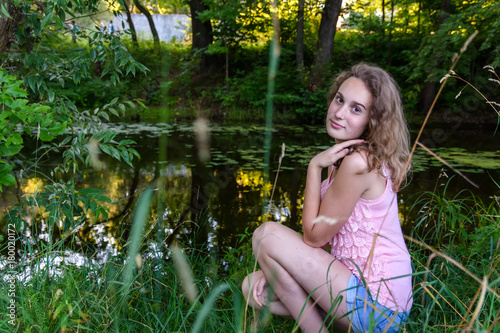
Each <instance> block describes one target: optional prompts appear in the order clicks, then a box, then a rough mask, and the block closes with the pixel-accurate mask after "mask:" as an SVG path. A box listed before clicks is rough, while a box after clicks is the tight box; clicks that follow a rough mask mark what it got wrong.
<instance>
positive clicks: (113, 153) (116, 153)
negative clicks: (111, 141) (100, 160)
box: [109, 146, 120, 161]
mask: <svg viewBox="0 0 500 333" xmlns="http://www.w3.org/2000/svg"><path fill="white" fill-rule="evenodd" d="M109 150H110V151H111V156H113V157H114V158H116V159H117V160H118V161H119V160H120V152H119V151H118V149H116V148H115V147H113V146H110V147H109Z"/></svg>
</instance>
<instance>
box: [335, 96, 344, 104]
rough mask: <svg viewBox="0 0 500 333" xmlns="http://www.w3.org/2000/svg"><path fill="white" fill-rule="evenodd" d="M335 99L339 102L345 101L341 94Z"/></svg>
mask: <svg viewBox="0 0 500 333" xmlns="http://www.w3.org/2000/svg"><path fill="white" fill-rule="evenodd" d="M335 100H336V101H337V102H338V103H342V102H343V100H342V97H340V96H337V97H336V98H335Z"/></svg>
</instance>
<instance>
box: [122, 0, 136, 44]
mask: <svg viewBox="0 0 500 333" xmlns="http://www.w3.org/2000/svg"><path fill="white" fill-rule="evenodd" d="M123 4H124V5H125V6H124V7H125V12H126V13H127V22H128V27H129V29H130V30H131V31H132V43H133V44H134V45H135V47H139V42H138V41H137V32H136V30H135V25H134V21H132V15H131V14H130V9H129V3H128V1H127V0H123Z"/></svg>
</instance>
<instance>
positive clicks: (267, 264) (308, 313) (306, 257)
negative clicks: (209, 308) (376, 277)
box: [243, 222, 351, 332]
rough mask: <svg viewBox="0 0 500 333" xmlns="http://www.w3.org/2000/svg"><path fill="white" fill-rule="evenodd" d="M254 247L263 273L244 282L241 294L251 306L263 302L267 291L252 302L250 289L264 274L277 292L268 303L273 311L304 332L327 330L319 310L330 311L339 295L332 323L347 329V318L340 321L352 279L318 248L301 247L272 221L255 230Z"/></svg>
mask: <svg viewBox="0 0 500 333" xmlns="http://www.w3.org/2000/svg"><path fill="white" fill-rule="evenodd" d="M253 249H254V253H255V255H256V257H257V260H258V262H259V264H260V266H261V268H262V273H258V272H255V273H253V274H251V275H249V276H248V277H247V279H245V281H244V284H246V287H245V286H243V289H244V290H243V292H244V295H245V296H246V297H247V296H250V304H252V305H255V303H262V300H263V299H264V300H265V299H266V298H267V297H268V290H265V291H263V293H262V295H260V296H258V297H257V298H255V294H254V293H253V290H252V286H253V285H254V284H255V283H256V281H258V280H259V279H261V278H262V274H263V275H264V277H265V279H266V281H269V282H271V284H272V285H273V290H274V291H275V293H276V298H273V299H272V300H270V301H271V302H270V309H271V312H272V313H275V314H279V315H291V316H292V317H293V318H295V319H296V320H297V321H298V323H299V325H300V327H301V328H302V329H303V330H304V331H306V332H320V331H324V332H326V329H325V328H324V324H323V322H324V320H323V317H324V314H322V313H321V312H322V311H320V309H319V308H321V309H323V310H324V311H325V312H329V311H330V310H331V307H332V302H333V301H334V300H335V299H336V298H337V297H338V296H341V297H342V300H341V301H340V303H339V304H338V307H337V308H336V309H335V310H336V313H335V316H336V320H337V321H336V324H337V327H340V328H344V329H345V328H347V327H348V325H349V321H348V319H347V317H343V318H339V317H341V316H343V315H345V314H346V312H347V306H346V303H345V289H346V287H347V282H348V280H349V277H350V276H351V271H350V270H349V269H348V268H347V267H345V266H344V265H343V264H341V263H340V262H338V261H335V260H334V258H332V256H331V255H330V254H328V253H327V252H326V251H324V250H323V249H319V248H312V247H310V246H308V245H307V244H305V243H304V241H303V238H302V236H301V235H299V234H298V233H296V232H295V231H293V230H291V229H289V228H287V227H285V226H283V225H281V224H278V223H274V222H268V223H265V224H263V225H261V226H260V227H259V228H257V230H256V231H255V232H254V236H253ZM273 281H275V282H274V283H273ZM248 286H250V287H248ZM245 288H248V289H245ZM309 295H311V296H312V297H309ZM318 306H319V307H318Z"/></svg>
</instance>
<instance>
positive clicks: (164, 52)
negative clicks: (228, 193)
mask: <svg viewBox="0 0 500 333" xmlns="http://www.w3.org/2000/svg"><path fill="white" fill-rule="evenodd" d="M132 13H142V14H144V15H146V16H147V17H148V18H149V22H150V27H151V33H152V35H153V39H152V40H141V39H140V38H138V37H137V35H136V33H135V29H134V27H133V25H131V29H130V30H126V31H124V30H123V29H117V31H116V32H114V33H109V31H105V30H101V26H100V24H101V22H102V21H105V20H110V19H113V18H114V17H116V16H118V15H123V16H126V17H127V18H128V20H129V22H131V20H130V14H132ZM171 13H183V14H188V15H190V16H191V20H192V25H191V27H190V28H189V32H188V36H189V37H188V39H187V40H185V41H173V42H169V43H167V42H163V41H160V40H159V37H158V34H157V32H156V27H155V26H154V24H153V20H152V19H151V15H152V14H171ZM75 26H77V27H78V30H77V29H76V28H75ZM361 61H363V62H371V63H374V64H377V65H379V66H381V67H383V68H386V69H387V70H389V71H390V72H391V73H392V74H393V76H394V77H395V79H396V81H397V82H398V84H399V85H400V88H401V91H402V95H403V99H404V103H405V109H406V113H407V118H408V119H409V121H410V124H411V125H413V126H414V127H413V129H415V128H419V126H420V125H421V124H422V120H423V118H424V117H425V116H426V115H427V114H428V112H429V110H431V109H433V112H432V117H431V118H432V120H433V121H436V122H442V123H443V124H448V125H449V124H450V123H452V121H450V119H458V122H459V123H461V124H465V123H468V124H469V125H471V126H476V125H478V124H480V125H488V126H490V125H491V126H492V127H493V129H492V132H493V131H494V129H495V127H496V126H497V124H498V122H499V119H500V118H499V113H498V110H499V109H500V108H499V104H498V103H499V102H500V100H499V98H498V96H500V94H499V92H500V79H499V77H498V76H497V74H496V71H498V68H499V65H500V2H499V1H498V0H470V1H467V0H465V1H456V0H413V1H410V0H392V1H390V0H377V1H361V0H353V1H349V2H343V1H341V0H322V1H319V2H318V1H310V0H307V1H306V0H288V1H281V2H278V1H276V2H273V3H271V2H268V1H262V0H245V1H240V0H190V1H186V0H171V1H170V0H154V1H146V0H86V1H82V0H36V1H22V0H4V1H2V2H0V192H1V191H3V190H5V189H6V188H8V189H14V190H12V191H11V193H14V196H15V200H14V204H12V205H11V206H10V207H8V209H7V207H2V215H0V216H2V221H1V222H2V224H0V226H1V227H2V228H4V229H2V232H3V231H4V230H6V232H5V233H3V234H1V235H0V244H1V249H0V250H1V251H2V255H6V253H7V250H8V249H10V247H8V246H10V245H7V240H8V241H9V244H11V243H12V247H15V248H16V251H14V252H13V253H14V254H13V255H12V258H14V259H15V260H13V261H12V263H11V264H12V265H11V266H10V270H9V271H7V270H4V269H2V273H1V274H0V282H1V283H4V282H5V281H7V279H14V280H15V281H17V282H16V283H17V284H18V287H17V289H16V288H14V289H13V290H14V291H15V293H14V294H13V295H14V296H8V297H7V296H6V292H5V290H7V288H2V292H1V293H0V300H2V301H4V302H3V303H1V304H2V307H3V308H4V309H5V308H7V306H6V304H7V303H9V302H12V300H14V302H13V303H15V304H17V305H16V306H17V307H16V310H15V311H14V312H13V316H14V318H12V317H11V318H10V319H9V322H7V321H6V320H3V321H1V322H0V330H1V331H9V332H32V331H37V332H38V331H39V330H40V331H43V332H54V331H61V332H75V331H81V330H83V329H85V330H88V331H95V332H103V331H116V332H125V331H129V332H139V331H145V332H146V331H147V332H150V331H154V332H171V331H183V332H188V331H189V332H191V331H192V332H231V331H235V332H246V331H252V332H254V331H255V332H261V331H263V332H266V331H292V330H293V329H294V325H295V323H293V321H286V320H285V319H280V318H272V319H271V318H270V316H269V314H267V315H266V313H262V314H259V313H250V312H251V311H250V310H248V311H247V310H245V307H244V302H243V301H242V296H241V293H240V291H239V290H240V284H241V280H242V276H244V274H245V273H246V272H247V271H250V270H252V269H254V261H253V256H252V252H251V246H250V243H251V241H250V238H251V236H250V232H247V233H245V234H241V235H237V237H238V238H240V240H241V246H240V247H238V248H231V249H229V250H228V252H227V253H222V254H218V256H219V257H218V258H217V259H215V258H214V257H213V256H211V255H207V253H208V250H207V248H206V244H204V245H202V246H200V244H198V243H196V241H195V240H190V239H188V240H187V243H188V244H187V246H186V251H185V253H186V254H187V256H188V258H187V259H186V258H184V259H182V258H183V257H182V255H179V256H178V257H181V259H179V262H182V263H183V264H184V266H183V267H188V266H189V265H191V267H193V272H194V273H193V274H194V280H195V281H196V283H195V284H196V286H195V287H193V288H194V289H197V290H199V295H196V290H195V296H194V298H191V299H190V298H189V297H188V296H189V295H188V296H186V295H187V294H188V293H187V292H186V289H185V287H186V283H187V282H186V281H184V280H182V278H179V277H178V276H181V275H182V276H184V277H186V276H188V279H189V278H191V279H192V278H193V277H192V276H191V277H189V272H188V273H186V274H184V273H185V272H184V273H183V272H181V273H179V268H178V267H179V266H177V268H176V267H174V265H173V260H175V256H176V254H175V251H176V250H175V249H174V248H172V246H171V245H172V242H173V241H172V239H173V238H174V236H176V235H175V232H174V233H173V235H174V236H172V237H171V238H169V242H170V243H168V244H167V245H165V242H164V239H165V238H166V237H165V235H164V229H163V230H162V229H161V225H162V221H163V220H162V216H163V215H162V214H163V213H164V212H165V209H166V207H164V206H163V205H164V201H163V200H162V199H164V195H165V184H164V183H165V179H163V178H162V177H161V174H160V172H159V171H158V175H157V176H158V177H157V178H155V179H153V180H151V182H150V184H147V185H145V186H147V187H146V189H145V190H144V192H143V193H142V194H138V193H135V187H134V191H131V194H130V195H129V198H128V202H127V204H126V207H127V209H129V208H130V209H132V207H135V211H134V214H132V213H131V212H130V211H127V212H124V213H123V214H118V215H117V216H114V217H113V219H114V220H115V225H118V226H119V228H121V229H120V230H121V231H123V235H122V237H119V238H120V240H119V244H120V246H121V247H120V250H121V251H122V252H120V253H116V254H114V255H113V257H112V258H111V259H109V260H106V261H105V262H98V261H95V260H90V259H89V260H87V261H85V264H84V265H82V266H78V265H75V264H67V265H66V264H65V265H60V266H58V269H60V270H59V271H57V274H54V271H51V267H52V266H51V265H53V266H54V267H55V266H56V265H55V263H54V258H55V255H56V254H62V253H64V254H66V253H70V254H71V255H74V254H77V255H79V254H85V255H89V258H91V256H93V255H94V254H95V249H94V248H92V245H89V244H85V243H84V242H82V239H85V238H84V237H87V236H88V235H89V234H90V233H89V230H93V228H94V227H95V225H96V224H97V222H99V223H100V226H104V225H107V222H109V221H110V220H111V218H110V216H109V215H110V210H109V204H111V199H110V198H109V197H108V196H107V195H106V194H105V193H104V192H103V190H102V189H94V188H85V187H82V186H81V185H80V184H79V180H80V179H79V176H81V175H82V172H81V171H82V170H93V171H95V172H96V174H97V173H98V172H100V171H101V170H103V163H102V160H103V159H104V158H107V159H114V160H115V161H116V160H117V161H119V162H120V163H123V164H124V165H128V166H129V167H130V168H131V169H132V168H133V167H134V164H135V163H136V162H137V160H138V159H139V158H140V154H139V152H138V151H137V150H136V147H137V145H136V143H135V142H134V141H133V140H129V139H123V140H119V139H117V133H116V132H113V131H112V130H111V131H103V130H102V128H103V126H102V125H103V123H105V122H116V121H123V120H125V121H132V120H135V121H138V120H139V119H140V118H141V117H145V116H148V117H153V118H154V120H155V121H162V122H164V123H167V122H169V121H173V120H177V119H178V118H179V119H180V118H182V119H183V120H187V121H189V122H190V123H191V121H192V120H193V119H194V118H196V117H205V118H209V119H211V120H214V121H220V120H222V121H223V120H229V121H230V120H244V121H247V120H248V121H250V120H251V121H255V122H262V121H263V120H264V118H265V112H266V111H269V110H270V109H271V110H272V111H273V114H272V115H273V120H274V121H275V123H279V122H284V123H287V124H306V123H319V122H321V121H322V119H323V117H324V116H323V115H324V112H325V109H326V101H325V95H326V90H327V89H328V85H329V83H330V80H331V78H332V76H333V75H334V74H335V73H337V72H339V71H340V70H342V69H345V68H347V67H349V66H350V65H352V64H354V63H357V62H361ZM451 69H452V70H453V71H450V70H451ZM275 70H276V71H275ZM443 79H444V80H443ZM443 83H446V85H444V86H443ZM443 87H444V88H443ZM441 88H442V89H441ZM436 97H437V99H436ZM435 101H436V104H435V107H434V108H432V105H433V103H434V102H435ZM173 118H175V119H173ZM454 123H457V121H455V122H454ZM464 126H465V125H464ZM489 129H490V128H489ZM28 142H29V143H30V145H31V147H35V148H33V149H31V150H30V151H27V149H26V147H25V146H28V144H27V143H28ZM159 146H160V149H159V150H160V152H161V154H166V150H167V149H166V143H165V142H164V141H162V140H159ZM266 150H267V151H269V145H268V146H267V147H266ZM193 155H196V154H193ZM164 157H165V156H164V155H163V158H164ZM163 161H164V160H162V162H163ZM42 162H43V163H49V164H50V165H52V166H53V170H50V171H49V172H46V173H45V174H41V173H40V171H39V164H40V163H42ZM195 164H196V166H195V167H194V168H192V170H190V172H192V175H193V176H192V177H191V178H192V179H190V181H191V186H192V188H194V187H195V186H198V185H197V182H199V181H200V180H199V179H195V178H196V175H197V174H201V173H202V172H201V171H200V170H202V171H203V172H208V171H207V170H208V168H205V166H204V165H203V163H202V162H200V161H197V162H196V163H195ZM264 164H266V162H264ZM264 167H268V164H266V165H264ZM138 173H139V171H137V170H136V174H138ZM266 176H267V174H266ZM35 177H40V178H43V179H44V181H45V183H46V185H45V186H43V187H36V190H34V191H33V193H22V191H21V188H22V185H23V184H26V183H28V182H30V181H31V180H32V179H34V178H35ZM155 177H156V176H155ZM135 178H136V177H134V180H135ZM162 181H163V183H162ZM492 182H494V184H495V185H496V186H497V187H498V183H497V182H498V180H493V179H492ZM33 187H35V186H34V185H33ZM436 187H437V186H436ZM199 189H200V186H198V190H199ZM188 191H189V189H188ZM193 193H194V194H193ZM189 194H190V195H191V197H192V198H193V197H194V196H195V194H196V193H195V191H192V193H191V192H190V193H189ZM127 195H128V194H127ZM2 198H3V197H2ZM136 198H137V200H136ZM153 198H154V199H153ZM490 199H491V202H484V203H483V202H481V201H480V199H478V198H476V197H474V196H472V197H471V198H469V199H468V200H463V199H462V198H460V199H459V198H453V199H451V200H448V199H447V198H444V197H441V196H440V195H438V194H437V193H435V192H433V193H430V194H429V193H427V195H426V196H422V198H421V199H419V200H418V202H416V203H415V206H418V205H420V204H421V208H416V210H417V211H418V213H419V214H422V216H421V217H419V219H415V221H414V222H415V225H414V226H413V230H415V234H412V235H411V236H412V237H413V238H412V242H411V244H410V252H411V254H412V258H413V259H414V265H415V273H414V281H415V283H414V285H415V290H414V295H415V300H416V301H415V305H414V308H413V309H412V316H411V318H410V320H409V322H408V325H407V331H409V332H445V331H446V332H448V331H450V332H451V331H453V332H454V331H457V330H458V329H460V330H462V329H463V330H464V331H477V332H498V327H500V326H499V325H498V323H499V322H500V312H499V309H500V305H499V304H500V296H499V295H498V284H499V281H500V277H499V273H498V272H499V271H498V269H497V266H498V264H499V263H500V255H499V248H500V241H499V234H500V227H499V226H498V216H499V214H500V213H499V210H500V208H499V207H500V205H499V203H500V201H499V199H498V197H497V196H493V197H491V198H490ZM295 201H296V200H295ZM153 203H155V204H156V206H155V207H154V208H153V209H151V206H153ZM3 204H4V203H3V202H1V201H0V206H2V205H3ZM150 205H151V206H150ZM193 205H194V204H193ZM419 207H420V206H419ZM167 208H168V207H167ZM191 208H192V207H191ZM188 211H189V210H188ZM130 216H133V218H130ZM191 217H192V221H194V222H199V224H200V225H201V224H203V219H205V220H207V219H208V218H207V217H206V216H202V214H193V215H192V216H191ZM183 218H186V219H187V218H188V217H186V216H183ZM151 221H154V222H151ZM180 221H181V222H182V223H184V220H180ZM205 222H206V223H207V221H205ZM157 223H158V224H157ZM182 223H181V224H182ZM146 225H147V227H148V228H150V229H147V230H149V231H147V233H149V232H150V231H151V230H153V228H158V236H157V239H156V240H148V241H147V246H150V245H151V248H153V247H155V246H156V249H157V250H158V253H159V255H158V257H156V259H154V258H153V257H152V256H151V257H149V258H146V256H147V255H150V254H151V253H152V252H148V251H150V249H151V248H147V246H146V241H144V238H143V235H144V234H143V232H144V231H145V230H146V229H145V228H146ZM157 225H158V227H157ZM193 225H195V224H193ZM193 228H194V227H193ZM418 229H420V231H421V232H422V233H423V234H424V236H425V237H420V236H419V234H418V232H417V231H418ZM31 230H43V232H44V234H45V235H46V238H44V239H43V240H42V239H41V238H36V239H35V236H33V234H32V233H31ZM176 232H178V230H177V228H176ZM188 236H190V235H188ZM79 237H80V238H79ZM205 237H206V235H205ZM235 237H236V236H235ZM11 238H12V239H15V240H11ZM186 238H187V237H186ZM428 240H431V242H430V244H432V246H431V245H427V243H425V242H426V241H428ZM155 241H156V242H157V243H155ZM143 242H144V244H143ZM155 244H156V245H155ZM14 245H15V246H14ZM180 245H181V246H183V245H184V244H180ZM204 246H205V247H204ZM9 251H10V250H9ZM155 251H156V250H155ZM9 253H10V252H9ZM141 253H142V254H143V255H144V258H145V261H144V262H143V261H142V258H143V257H141V256H140V254H141ZM9 256H10V254H9ZM92 258H93V257H92ZM132 258H135V260H133V259H132ZM151 258H153V259H151ZM221 258H222V259H221ZM9 260H10V259H9ZM183 260H184V261H186V260H188V261H189V265H188V264H187V263H185V262H183ZM216 260H221V262H224V268H222V266H221V265H219V264H218V263H219V262H216ZM431 262H432V264H431ZM2 267H7V266H5V265H4V266H2ZM187 270H189V269H187ZM222 270H224V272H222ZM26 272H30V273H28V274H26ZM30 274H31V276H30ZM183 274H184V275H183ZM12 276H14V277H15V278H12ZM16 279H17V280H16ZM23 279H24V280H23ZM181 280H182V281H181ZM12 285H14V284H12ZM182 288H184V289H182ZM220 295H223V296H222V297H219V296H220ZM9 297H10V299H9ZM197 297H198V298H197ZM9 304H10V303H9ZM213 308H215V309H216V310H217V311H213ZM11 314H12V313H11ZM11 321H12V323H11Z"/></svg>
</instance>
